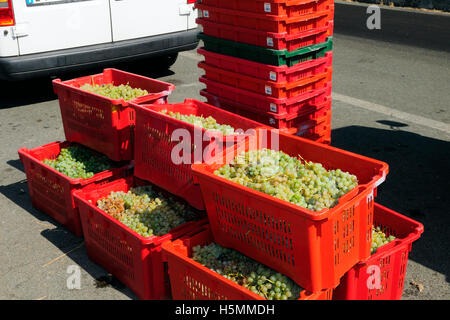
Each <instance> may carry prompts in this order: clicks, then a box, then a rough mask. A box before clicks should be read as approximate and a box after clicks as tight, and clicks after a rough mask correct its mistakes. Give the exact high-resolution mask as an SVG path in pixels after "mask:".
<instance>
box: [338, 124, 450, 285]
mask: <svg viewBox="0 0 450 320" xmlns="http://www.w3.org/2000/svg"><path fill="white" fill-rule="evenodd" d="M378 122H379V123H382V124H385V125H387V126H388V127H390V128H391V129H386V130H383V129H376V128H368V127H360V126H350V127H345V128H340V129H336V130H333V131H332V145H333V146H334V147H338V148H342V149H344V150H348V151H352V152H355V153H358V154H361V155H365V156H368V157H371V158H374V159H377V160H381V161H384V162H386V163H388V164H389V174H388V176H387V179H386V181H385V182H384V183H383V184H382V185H381V186H380V187H379V189H378V196H377V198H376V199H375V201H377V202H378V203H380V204H382V205H385V206H386V207H388V208H390V209H393V210H395V211H397V212H399V213H401V214H404V215H406V216H409V217H411V218H412V219H415V220H417V221H419V222H421V223H422V224H423V225H424V227H425V231H424V233H423V235H422V237H421V238H420V239H419V240H418V241H417V242H415V243H414V244H413V250H412V252H411V254H410V259H411V260H413V261H415V262H418V263H420V264H422V265H424V266H426V267H428V268H430V269H433V270H435V271H437V272H439V273H441V274H444V275H445V276H446V279H447V282H450V251H449V250H448V248H450V237H449V236H448V226H449V225H450V214H449V207H450V200H449V197H448V192H449V190H450V175H449V173H450V172H449V162H448V161H449V157H450V142H447V141H442V140H437V139H432V138H428V137H424V136H421V135H418V134H415V133H410V132H406V131H403V130H401V129H399V128H402V127H405V126H407V125H404V124H401V123H392V122H389V121H385V120H381V121H378Z"/></svg>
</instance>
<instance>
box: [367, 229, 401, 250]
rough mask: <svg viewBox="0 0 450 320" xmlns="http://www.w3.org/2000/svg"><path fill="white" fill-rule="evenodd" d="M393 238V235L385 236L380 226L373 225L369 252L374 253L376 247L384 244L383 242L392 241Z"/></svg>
mask: <svg viewBox="0 0 450 320" xmlns="http://www.w3.org/2000/svg"><path fill="white" fill-rule="evenodd" d="M395 239H396V238H395V237H394V236H393V235H390V236H387V235H386V233H384V232H383V230H381V228H380V227H373V228H372V247H371V254H374V253H376V252H377V250H378V248H380V247H382V246H384V245H385V244H388V243H389V242H391V241H394V240H395Z"/></svg>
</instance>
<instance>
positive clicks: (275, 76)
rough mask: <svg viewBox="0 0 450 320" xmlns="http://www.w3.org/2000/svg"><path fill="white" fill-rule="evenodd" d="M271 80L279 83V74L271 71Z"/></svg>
mask: <svg viewBox="0 0 450 320" xmlns="http://www.w3.org/2000/svg"><path fill="white" fill-rule="evenodd" d="M269 78H270V80H272V81H277V73H276V72H274V71H270V73H269Z"/></svg>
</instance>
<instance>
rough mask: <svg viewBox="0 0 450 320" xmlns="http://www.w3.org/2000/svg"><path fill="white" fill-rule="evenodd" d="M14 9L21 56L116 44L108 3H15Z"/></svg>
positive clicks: (87, 0)
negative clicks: (109, 43)
mask: <svg viewBox="0 0 450 320" xmlns="http://www.w3.org/2000/svg"><path fill="white" fill-rule="evenodd" d="M13 7H14V14H15V17H16V26H15V30H16V33H17V36H18V43H19V53H20V55H25V54H32V53H41V52H47V51H53V50H61V49H69V48H76V47H83V46H89V45H96V44H101V43H108V42H111V41H112V36H111V18H110V11H109V3H108V1H104V0H70V1H67V0H61V1H57V2H47V3H37V2H36V1H35V0H14V1H13Z"/></svg>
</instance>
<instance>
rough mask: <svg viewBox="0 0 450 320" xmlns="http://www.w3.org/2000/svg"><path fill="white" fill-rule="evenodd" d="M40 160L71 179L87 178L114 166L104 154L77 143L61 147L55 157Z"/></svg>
mask: <svg viewBox="0 0 450 320" xmlns="http://www.w3.org/2000/svg"><path fill="white" fill-rule="evenodd" d="M42 162H43V163H45V164H46V165H48V166H50V167H52V168H53V169H55V170H56V171H59V172H61V173H63V174H65V175H66V176H68V177H69V178H72V179H77V178H82V179H88V178H91V177H93V176H94V175H95V174H97V173H99V172H103V171H106V170H110V169H111V168H114V167H116V165H115V164H114V162H112V161H111V160H110V159H108V157H106V156H105V155H102V154H98V153H96V152H94V151H92V150H90V149H88V148H86V147H83V146H79V145H73V146H70V147H67V148H62V149H61V152H60V154H59V155H58V157H57V158H56V159H54V160H52V159H44V160H43V161H42Z"/></svg>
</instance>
